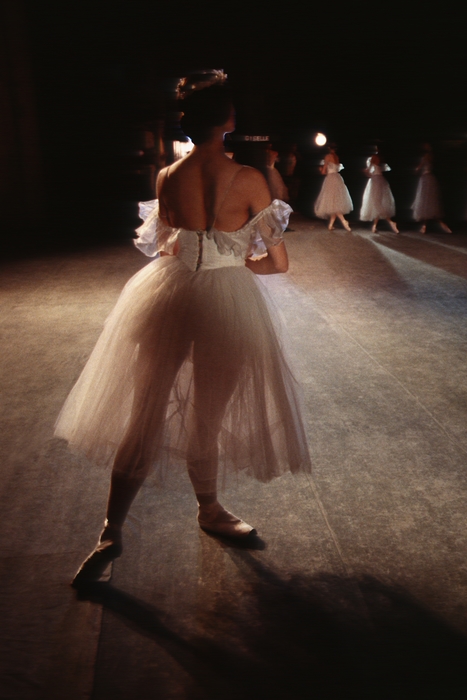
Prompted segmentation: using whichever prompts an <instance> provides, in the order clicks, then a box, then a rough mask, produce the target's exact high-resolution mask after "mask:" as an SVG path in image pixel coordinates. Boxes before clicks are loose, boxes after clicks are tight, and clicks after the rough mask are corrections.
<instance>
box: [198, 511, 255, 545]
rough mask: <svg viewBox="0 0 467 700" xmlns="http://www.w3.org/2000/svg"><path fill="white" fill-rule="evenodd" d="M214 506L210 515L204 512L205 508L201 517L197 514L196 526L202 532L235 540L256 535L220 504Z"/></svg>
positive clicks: (249, 527) (252, 529) (253, 530)
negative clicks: (197, 525)
mask: <svg viewBox="0 0 467 700" xmlns="http://www.w3.org/2000/svg"><path fill="white" fill-rule="evenodd" d="M216 506H217V507H214V508H213V509H212V512H211V513H209V511H208V512H206V511H207V510H208V509H206V508H203V514H202V515H201V512H198V524H199V526H200V528H201V529H202V530H204V531H205V532H209V533H210V534H211V535H220V536H221V537H233V538H237V539H238V538H242V537H248V536H249V535H256V534H257V533H256V530H255V529H254V527H251V525H248V523H246V522H245V521H244V520H241V519H240V518H237V516H236V515H233V513H230V512H229V511H228V510H226V509H225V508H223V507H222V506H221V505H220V504H216ZM200 510H201V509H200Z"/></svg>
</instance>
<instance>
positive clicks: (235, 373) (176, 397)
mask: <svg viewBox="0 0 467 700" xmlns="http://www.w3.org/2000/svg"><path fill="white" fill-rule="evenodd" d="M261 288H263V289H261ZM280 333H281V328H280V323H279V321H278V320H277V318H276V314H275V312H274V309H273V307H272V306H271V304H270V303H268V301H267V299H266V297H265V289H264V285H263V284H262V283H261V282H260V281H259V280H258V279H257V278H256V275H254V274H253V273H252V272H251V271H250V270H248V269H247V268H246V267H244V266H240V267H223V268H219V269H209V270H203V269H200V270H199V271H197V272H192V271H191V270H190V269H189V268H188V267H187V266H186V265H185V264H184V263H183V262H181V261H180V260H178V259H177V258H176V257H172V256H167V257H162V258H160V259H158V260H154V261H153V262H151V263H150V264H148V265H147V266H146V267H145V268H143V269H142V270H141V271H140V272H138V273H137V274H136V275H135V276H134V277H133V278H132V279H131V280H130V281H129V282H128V284H127V285H126V287H125V288H124V290H123V292H122V294H121V296H120V299H119V300H118V302H117V305H116V307H115V308H114V310H113V311H112V312H111V314H110V316H109V317H108V319H107V321H106V323H105V327H104V330H103V333H102V335H101V337H100V339H99V340H98V342H97V344H96V346H95V348H94V350H93V352H92V354H91V356H90V358H89V361H88V363H87V364H86V367H85V368H84V370H83V372H82V374H81V377H80V378H79V380H78V382H77V384H76V385H75V387H74V388H73V390H72V392H71V394H70V395H69V397H68V399H67V401H66V403H65V405H64V407H63V409H62V412H61V414H60V416H59V418H58V421H57V425H56V435H58V436H59V437H63V438H65V439H66V440H68V441H69V443H70V445H71V446H72V447H74V448H75V449H78V450H80V451H82V452H84V453H85V454H86V455H87V457H88V458H89V459H90V460H92V461H94V462H96V463H102V464H105V465H110V464H112V462H113V460H114V457H115V454H116V452H117V450H118V449H119V448H120V450H121V449H122V445H124V449H125V454H127V455H128V459H127V461H126V464H125V466H121V467H120V469H121V470H122V472H123V473H124V475H125V476H128V477H132V478H133V477H134V478H141V477H142V476H144V475H146V472H147V470H148V468H149V467H151V468H152V470H153V473H154V475H155V476H156V480H157V481H159V482H161V481H162V480H163V477H164V475H165V473H166V472H167V470H168V469H172V468H173V467H174V466H176V465H177V464H183V465H186V463H187V462H188V465H189V468H190V469H192V470H193V471H194V472H196V471H197V479H198V485H197V491H198V492H202V491H203V490H204V491H210V490H211V489H212V476H213V474H215V472H216V471H217V468H218V467H219V468H220V469H221V473H222V474H226V473H227V472H229V471H233V472H235V471H239V470H245V471H246V472H247V473H249V474H250V475H251V476H253V477H255V478H257V479H259V480H260V481H268V480H270V479H272V478H273V477H275V476H279V475H280V474H282V473H284V472H286V471H291V472H298V471H306V472H307V471H310V468H311V467H310V458H309V453H308V446H307V441H306V437H305V431H304V427H303V424H302V418H301V405H300V399H299V390H298V385H297V382H296V380H295V378H294V376H293V374H292V372H291V369H290V367H289V364H288V362H287V360H286V357H285V353H284V350H283V347H282V342H281V340H280ZM119 461H122V460H119ZM190 465H191V466H190ZM221 478H222V477H221ZM210 480H211V481H210ZM204 482H205V483H204ZM203 484H204V485H203Z"/></svg>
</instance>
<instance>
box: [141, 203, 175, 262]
mask: <svg viewBox="0 0 467 700" xmlns="http://www.w3.org/2000/svg"><path fill="white" fill-rule="evenodd" d="M139 215H140V218H141V219H143V220H144V223H143V224H142V225H141V226H140V227H139V228H137V229H136V233H137V234H138V237H137V238H136V239H135V241H134V244H135V246H136V247H137V248H139V250H141V252H142V253H144V254H145V255H147V256H148V257H150V258H153V257H154V256H155V255H157V253H161V252H164V253H169V254H170V255H172V254H173V250H174V246H175V243H176V241H177V236H178V230H177V229H174V228H172V227H171V226H168V225H167V224H165V223H164V222H163V221H162V220H161V219H160V218H159V202H158V200H157V199H151V200H150V201H148V202H140V203H139Z"/></svg>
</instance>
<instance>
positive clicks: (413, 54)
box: [2, 0, 467, 246]
mask: <svg viewBox="0 0 467 700" xmlns="http://www.w3.org/2000/svg"><path fill="white" fill-rule="evenodd" d="M275 7H276V8H277V9H274V8H275ZM2 13H3V15H4V16H3V18H2V19H3V20H4V21H3V22H2V27H3V29H2V32H3V33H4V37H3V38H4V40H5V41H4V46H5V48H4V53H3V54H2V76H3V77H2V83H3V91H4V97H5V99H6V100H7V105H9V106H7V108H6V109H7V111H8V115H7V116H8V119H6V120H5V119H4V120H3V123H4V124H5V123H6V124H7V126H6V127H5V126H4V127H2V128H3V129H4V131H5V137H6V142H7V143H9V144H10V147H8V148H6V149H5V148H4V149H3V151H2V159H3V165H2V168H3V175H2V190H3V191H2V198H3V201H2V204H3V207H2V209H3V212H4V213H3V220H4V223H5V227H4V230H5V231H6V235H5V234H4V237H3V240H4V241H5V239H8V240H10V238H9V235H8V234H9V233H11V232H12V231H15V230H18V229H21V230H22V232H23V233H24V235H25V236H26V238H28V239H29V240H34V241H36V242H37V244H38V245H39V246H41V245H45V241H46V240H49V239H50V240H53V241H54V243H55V242H57V241H59V240H60V239H61V238H62V239H63V238H64V239H67V240H68V239H69V240H77V239H78V240H79V239H81V238H82V239H87V238H90V237H98V238H107V239H110V240H113V239H115V240H117V239H121V238H122V237H123V238H125V237H130V236H131V230H132V229H133V227H134V225H135V224H136V225H137V222H138V219H137V217H136V205H135V202H136V201H137V200H138V199H144V198H146V199H147V198H149V197H150V196H151V194H152V193H151V192H149V191H148V183H147V181H145V179H144V177H143V176H141V175H140V176H138V174H137V172H138V165H137V162H136V161H137V159H138V156H137V153H138V149H139V147H140V143H139V142H138V133H139V132H140V129H141V128H143V127H145V125H146V126H147V125H148V124H149V125H151V124H153V123H154V122H155V120H157V119H160V118H166V117H167V113H168V111H170V109H169V108H170V102H168V95H169V92H168V89H169V87H171V86H173V83H174V79H175V77H177V76H181V75H185V74H186V73H187V72H188V71H190V70H193V69H197V68H223V69H224V70H225V71H226V72H227V73H228V75H229V80H230V83H231V85H232V86H233V88H234V90H235V93H236V105H237V115H238V126H237V131H238V132H240V133H261V134H269V135H272V137H273V138H274V139H275V140H276V141H277V142H279V143H297V144H298V146H299V149H300V152H301V155H302V158H301V164H300V167H301V169H302V175H303V178H304V181H305V183H306V182H307V178H308V179H309V180H310V183H311V184H310V185H309V187H308V189H307V185H305V186H304V188H303V191H302V193H301V199H300V202H301V205H300V206H301V208H302V211H303V213H305V214H309V213H310V211H311V208H310V207H307V200H308V199H309V200H310V202H311V199H312V195H313V176H314V173H315V171H316V162H317V161H318V159H319V157H322V153H318V152H317V151H316V149H314V148H313V146H312V136H313V134H314V132H315V131H316V130H317V129H319V130H322V131H324V132H325V133H326V134H327V135H328V137H329V138H330V139H332V140H334V141H337V143H338V145H339V149H340V155H341V160H342V161H343V162H344V163H345V165H346V170H345V171H344V174H345V178H346V182H347V184H348V186H349V188H350V190H351V193H352V195H353V196H354V199H357V200H358V193H357V191H359V189H360V188H361V187H363V184H364V182H363V180H362V175H361V168H362V167H363V165H364V160H365V157H366V156H367V155H368V152H369V150H368V149H369V147H370V145H371V144H372V143H374V141H375V139H378V140H379V142H380V145H381V146H382V149H383V153H384V154H385V156H386V159H387V160H388V161H389V162H390V164H391V166H392V168H393V171H392V174H391V175H390V177H392V178H393V181H392V183H391V184H392V187H393V189H394V194H395V196H396V201H397V202H398V215H400V216H401V217H402V218H404V216H405V217H407V218H408V216H409V215H410V210H409V207H410V201H411V198H412V196H413V192H412V189H413V187H412V185H413V182H412V180H413V174H412V173H413V166H414V164H415V162H416V158H417V155H418V149H419V146H420V142H422V141H425V140H429V141H431V142H432V143H433V146H434V148H435V155H436V158H437V169H438V175H439V177H440V180H441V184H442V188H443V193H444V196H445V204H446V209H447V217H448V219H449V218H450V220H451V221H460V220H462V219H463V210H464V190H465V191H466V192H467V184H466V182H465V180H466V175H465V173H466V170H467V154H466V146H465V135H466V133H467V101H466V97H465V90H466V43H465V39H464V33H465V32H464V24H465V23H464V17H463V16H462V13H460V10H457V9H455V7H454V4H453V3H439V4H438V5H437V9H436V12H435V11H434V10H432V9H431V6H429V5H428V4H427V3H425V4H423V3H419V2H410V1H409V2H406V3H404V4H400V3H399V4H397V5H396V4H393V5H390V4H389V3H385V2H366V1H364V2H355V3H340V2H323V3H322V4H318V3H314V4H311V3H307V5H306V8H305V9H302V7H301V3H300V4H299V3H298V2H296V1H295V0H293V1H292V2H287V3H283V4H282V5H281V6H280V7H279V6H273V5H272V4H271V3H267V4H266V3H255V2H251V3H233V2H230V3H224V4H218V3H213V2H201V3H198V4H195V3H184V2H179V3H175V2H174V3H168V2H147V1H145V0H143V1H139V2H138V1H136V0H135V1H134V2H122V0H115V1H113V2H111V1H109V0H102V1H98V0H96V2H95V3H93V4H91V3H58V2H50V1H47V0H46V1H45V2H27V1H26V0H23V2H20V1H15V2H13V0H7V1H6V2H5V5H4V9H3V10H2ZM18 75H20V77H19V78H18ZM4 109H5V108H4ZM9 120H10V121H11V124H14V123H16V124H17V123H18V122H19V123H21V122H23V126H22V127H21V128H18V127H17V126H8V121H9ZM169 121H170V120H169ZM25 124H26V126H25ZM5 153H6V156H5ZM135 159H136V160H135ZM20 161H21V163H20ZM25 171H26V172H25ZM6 182H7V183H8V184H7V185H6V184H5V183H6ZM356 209H358V206H356Z"/></svg>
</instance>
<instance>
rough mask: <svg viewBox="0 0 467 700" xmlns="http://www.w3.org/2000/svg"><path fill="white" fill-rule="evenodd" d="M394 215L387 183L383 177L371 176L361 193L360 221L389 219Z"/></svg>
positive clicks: (392, 202)
mask: <svg viewBox="0 0 467 700" xmlns="http://www.w3.org/2000/svg"><path fill="white" fill-rule="evenodd" d="M395 213H396V204H395V202H394V197H393V196H392V192H391V188H390V187H389V183H388V181H387V180H386V178H385V177H384V175H373V176H372V177H370V179H369V180H368V182H367V185H366V187H365V191H364V193H363V200H362V208H361V210H360V220H361V221H374V219H390V218H391V217H393V216H394V214H395Z"/></svg>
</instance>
